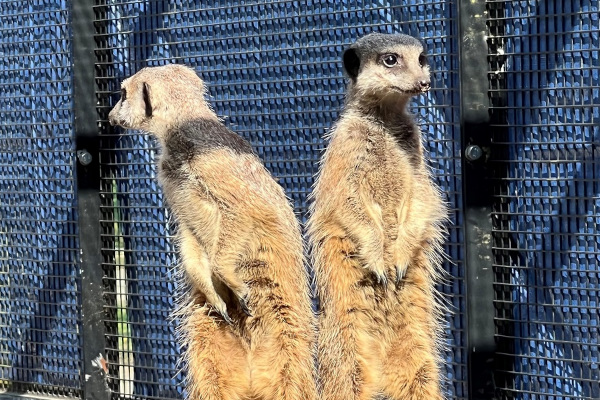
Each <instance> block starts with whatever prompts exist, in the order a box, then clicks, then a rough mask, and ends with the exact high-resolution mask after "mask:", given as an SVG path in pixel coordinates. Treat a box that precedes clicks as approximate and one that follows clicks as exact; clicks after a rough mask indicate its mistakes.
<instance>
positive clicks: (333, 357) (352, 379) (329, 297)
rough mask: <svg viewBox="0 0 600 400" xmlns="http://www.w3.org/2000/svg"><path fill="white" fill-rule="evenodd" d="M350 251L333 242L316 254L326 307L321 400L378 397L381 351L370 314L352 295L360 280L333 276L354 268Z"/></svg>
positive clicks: (336, 240) (320, 339) (321, 329)
mask: <svg viewBox="0 0 600 400" xmlns="http://www.w3.org/2000/svg"><path fill="white" fill-rule="evenodd" d="M349 252H350V251H349V250H348V243H347V241H346V240H343V239H339V238H330V239H325V240H323V241H321V244H320V246H319V248H318V250H317V251H316V252H315V253H314V254H313V258H314V265H315V268H316V270H317V271H319V273H317V279H318V280H319V282H320V284H319V285H318V287H320V288H321V290H322V292H321V293H320V297H321V301H322V302H323V304H322V306H323V307H322V308H323V310H322V313H321V315H320V318H319V333H318V346H317V359H318V377H319V387H320V390H321V393H322V397H321V398H322V399H323V400H372V399H373V396H375V395H376V394H377V393H378V387H379V382H378V381H379V378H378V376H379V375H380V373H381V362H380V361H379V359H380V358H381V357H382V347H381V343H378V342H377V340H374V338H373V336H372V335H370V334H368V333H367V332H369V331H370V330H371V328H372V327H371V326H370V325H371V320H370V318H371V315H370V314H371V313H370V312H369V311H368V310H366V309H365V307H364V304H361V302H359V301H356V297H355V296H353V295H352V292H354V291H355V290H356V288H355V284H354V283H353V282H354V281H355V280H356V278H357V276H345V275H341V274H335V273H334V271H339V270H349V269H351V268H352V267H355V264H356V260H353V259H352V258H349V257H345V256H344V254H348V253H349ZM354 269H355V271H354V272H355V274H356V275H358V274H362V271H361V270H360V269H358V268H354Z"/></svg>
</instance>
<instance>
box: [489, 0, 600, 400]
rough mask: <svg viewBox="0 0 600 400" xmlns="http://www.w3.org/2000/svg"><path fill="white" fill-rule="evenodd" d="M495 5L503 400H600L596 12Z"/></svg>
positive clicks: (589, 2)
mask: <svg viewBox="0 0 600 400" xmlns="http://www.w3.org/2000/svg"><path fill="white" fill-rule="evenodd" d="M488 3H489V8H490V15H491V17H492V19H491V25H490V26H491V37H492V38H493V39H492V47H491V49H492V53H493V54H492V61H493V65H492V70H493V72H494V73H495V76H496V79H494V80H492V90H491V93H492V100H493V102H494V104H495V107H494V109H493V114H494V118H495V125H494V131H495V140H494V141H495V148H494V150H495V162H496V163H497V175H496V178H497V184H496V200H497V204H496V209H495V212H494V215H493V217H494V222H495V232H494V237H495V269H496V273H497V274H496V277H497V282H496V284H495V288H496V298H497V300H496V304H497V313H496V329H497V339H498V343H499V357H500V361H501V366H500V370H499V372H498V374H497V376H498V378H499V379H498V381H497V383H498V384H499V385H500V394H501V398H518V399H531V400H534V399H539V400H542V399H598V398H600V373H599V365H598V362H599V360H598V357H599V355H600V354H599V348H598V325H599V322H600V305H599V304H598V294H599V293H598V289H599V287H598V277H599V275H600V235H599V234H598V232H600V217H599V216H600V158H599V157H600V153H599V150H598V145H600V124H599V121H600V88H599V86H600V81H599V67H600V61H599V59H600V57H599V49H600V46H599V31H600V25H599V13H598V11H599V10H598V1H597V0H567V1H562V2H554V1H521V2H504V1H496V2H491V1H490V2H488Z"/></svg>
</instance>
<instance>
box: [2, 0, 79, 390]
mask: <svg viewBox="0 0 600 400" xmlns="http://www.w3.org/2000/svg"><path fill="white" fill-rule="evenodd" d="M68 8H69V4H68V3H67V2H61V1H58V2H56V1H52V2H51V1H35V2H3V3H2V4H1V5H0V13H1V14H2V26H1V27H0V60H1V62H0V91H1V93H2V95H1V96H0V390H8V391H23V390H27V391H29V392H34V393H46V394H68V395H78V394H79V392H80V388H81V377H80V375H79V374H80V370H81V348H80V347H81V346H80V337H79V336H78V332H79V331H80V306H79V290H80V289H79V278H78V268H77V260H78V247H79V245H78V239H77V234H78V232H77V225H76V219H77V215H76V198H75V193H74V191H75V188H74V176H73V158H74V157H73V147H74V146H73V139H72V137H73V114H72V108H73V100H72V72H71V48H70V46H71V42H70V39H69V38H70V28H69V20H70V13H69V11H68Z"/></svg>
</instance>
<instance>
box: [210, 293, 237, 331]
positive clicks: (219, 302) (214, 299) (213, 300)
mask: <svg viewBox="0 0 600 400" xmlns="http://www.w3.org/2000/svg"><path fill="white" fill-rule="evenodd" d="M206 302H207V303H208V304H209V305H210V306H211V307H212V308H213V309H214V310H215V311H216V312H217V313H218V314H219V315H220V316H221V317H222V318H223V320H224V321H225V322H227V323H228V324H229V325H232V324H233V320H232V319H231V317H230V316H229V314H228V313H227V305H226V304H225V302H224V301H223V299H222V298H221V297H220V296H219V295H218V294H216V293H215V294H214V296H208V295H207V296H206Z"/></svg>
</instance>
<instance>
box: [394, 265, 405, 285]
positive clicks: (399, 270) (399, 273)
mask: <svg viewBox="0 0 600 400" xmlns="http://www.w3.org/2000/svg"><path fill="white" fill-rule="evenodd" d="M405 276H406V267H401V266H398V265H396V286H399V285H400V282H402V279H404V277H405Z"/></svg>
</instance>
